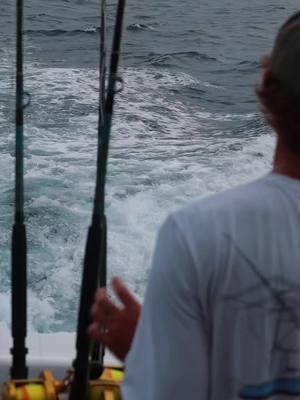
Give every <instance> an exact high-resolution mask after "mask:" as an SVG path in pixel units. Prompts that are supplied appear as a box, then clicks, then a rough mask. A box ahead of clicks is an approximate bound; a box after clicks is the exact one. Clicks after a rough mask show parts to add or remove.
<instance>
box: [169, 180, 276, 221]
mask: <svg viewBox="0 0 300 400" xmlns="http://www.w3.org/2000/svg"><path fill="white" fill-rule="evenodd" d="M269 181H270V179H269V175H266V176H263V177H262V178H260V179H257V180H255V181H252V182H249V183H245V184H242V185H239V186H236V187H234V188H232V189H228V190H226V191H223V192H221V193H217V194H214V195H211V196H206V197H203V198H198V199H196V200H193V201H191V202H190V203H188V204H187V205H186V206H184V207H182V208H180V209H178V210H176V211H175V212H173V213H172V215H171V217H172V218H174V219H175V220H177V221H180V220H182V219H186V218H188V219H195V218H196V219H202V218H206V217H208V218H211V217H212V215H219V216H222V215H223V214H227V213H228V212H232V211H233V212H236V213H239V212H245V211H247V210H248V211H249V210H251V209H254V208H255V209H258V208H259V207H260V206H261V207H263V204H264V202H265V201H267V197H266V196H267V194H268V192H269V191H270V190H273V187H272V185H270V184H269Z"/></svg>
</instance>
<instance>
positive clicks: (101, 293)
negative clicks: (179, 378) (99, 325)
mask: <svg viewBox="0 0 300 400" xmlns="http://www.w3.org/2000/svg"><path fill="white" fill-rule="evenodd" d="M95 301H96V304H95V305H96V307H93V308H92V313H93V312H96V313H97V314H96V315H103V316H110V317H112V316H114V315H115V314H116V313H118V312H119V311H120V310H119V308H118V307H117V306H116V305H115V304H114V303H113V302H112V300H111V299H110V298H109V297H108V295H107V292H106V290H105V289H100V290H98V292H97V294H96V297H95Z"/></svg>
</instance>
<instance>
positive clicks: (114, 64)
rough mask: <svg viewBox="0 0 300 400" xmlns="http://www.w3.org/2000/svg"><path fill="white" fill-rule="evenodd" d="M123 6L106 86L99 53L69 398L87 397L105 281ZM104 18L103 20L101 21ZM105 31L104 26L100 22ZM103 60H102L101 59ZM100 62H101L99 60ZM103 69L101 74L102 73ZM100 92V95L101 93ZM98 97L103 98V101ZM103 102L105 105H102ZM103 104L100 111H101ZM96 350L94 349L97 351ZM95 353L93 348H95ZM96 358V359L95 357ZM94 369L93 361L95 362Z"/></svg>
mask: <svg viewBox="0 0 300 400" xmlns="http://www.w3.org/2000/svg"><path fill="white" fill-rule="evenodd" d="M103 7H104V4H103V3H102V20H103V19H104V14H103V12H104V8H103ZM124 9H125V0H119V1H118V6H117V15H116V22H115V27H114V37H113V46H112V52H111V60H110V69H109V77H108V85H107V94H106V96H105V95H103V92H102V91H103V90H105V87H104V86H105V66H104V65H103V63H105V58H104V57H105V54H104V55H103V53H102V56H101V55H100V57H102V58H101V59H100V101H99V122H98V144H97V174H96V187H95V197H94V206H93V215H92V223H91V225H90V227H89V230H88V237H87V243H86V249H85V256H84V263H83V278H82V286H81V296H80V306H79V317H78V325H77V338H76V358H75V361H74V364H73V365H74V378H73V382H72V385H71V390H70V397H69V400H82V399H84V398H86V392H87V381H88V378H89V368H90V366H91V361H93V360H92V357H91V355H92V353H91V340H90V339H89V337H88V335H87V329H88V326H89V323H90V318H89V313H90V308H91V306H92V304H93V299H94V294H95V291H96V289H97V287H98V286H100V287H101V286H102V287H103V286H105V285H106V273H107V271H106V253H107V251H106V250H107V249H106V247H107V229H106V217H105V182H106V171H107V159H108V149H109V140H110V132H111V125H112V116H113V106H114V98H115V94H116V93H117V92H119V91H120V90H121V89H119V90H118V89H117V88H116V85H117V83H120V82H121V83H122V81H121V80H120V78H119V77H118V75H117V72H118V65H119V54H120V46H121V36H122V26H123V17H124ZM102 22H104V21H102ZM102 30H103V34H104V26H103V25H102ZM103 39H104V36H103V37H102V40H101V44H100V51H104V47H102V46H104V42H103ZM101 60H102V61H101ZM101 62H102V64H101ZM103 72H104V77H103ZM102 96H103V97H102ZM101 99H102V100H103V99H104V100H105V102H104V104H103V102H102V101H101ZM103 106H104V107H103ZM101 107H103V112H101ZM96 353H97V351H96ZM98 354H99V356H100V359H99V360H98V368H97V369H98V372H99V373H100V372H101V370H102V369H103V358H104V350H103V349H102V350H101V351H99V352H98ZM94 355H95V352H94ZM94 361H95V360H94ZM94 369H95V365H94Z"/></svg>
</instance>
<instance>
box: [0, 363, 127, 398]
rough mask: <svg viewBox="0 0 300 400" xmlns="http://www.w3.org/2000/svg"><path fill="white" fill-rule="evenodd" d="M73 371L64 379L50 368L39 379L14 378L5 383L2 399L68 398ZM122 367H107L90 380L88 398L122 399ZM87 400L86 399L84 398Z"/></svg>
mask: <svg viewBox="0 0 300 400" xmlns="http://www.w3.org/2000/svg"><path fill="white" fill-rule="evenodd" d="M72 376H73V373H72V371H70V372H68V374H67V376H66V378H65V379H64V380H62V381H60V380H56V379H55V378H54V375H53V373H52V372H51V371H49V370H44V371H43V372H42V373H41V375H40V378H39V379H26V380H21V379H20V380H12V381H9V382H6V383H5V384H4V385H3V391H2V400H67V399H68V396H69V389H70V385H71V382H72ZM123 379H124V372H123V371H122V370H121V369H115V368H105V369H104V371H103V374H102V375H101V377H100V378H99V379H97V380H94V381H89V383H88V391H87V399H86V400H121V383H122V382H123ZM82 400H85V399H82Z"/></svg>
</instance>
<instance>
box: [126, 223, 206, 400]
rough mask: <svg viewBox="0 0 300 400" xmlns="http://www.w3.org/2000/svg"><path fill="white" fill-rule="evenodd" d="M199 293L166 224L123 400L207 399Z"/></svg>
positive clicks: (181, 245)
mask: <svg viewBox="0 0 300 400" xmlns="http://www.w3.org/2000/svg"><path fill="white" fill-rule="evenodd" d="M198 290H199V288H198V282H197V279H196V273H195V271H194V265H193V261H192V259H191V255H190V254H189V251H188V249H187V246H186V243H185V240H184V237H183V236H182V234H181V233H180V231H179V229H178V226H177V224H176V222H175V221H174V220H173V218H172V217H171V218H168V220H167V221H166V223H165V224H164V225H163V227H162V229H161V231H160V234H159V237H158V240H157V245H156V250H155V254H154V259H153V266H152V270H151V273H150V278H149V282H148V287H147V293H146V298H145V304H144V306H143V309H142V314H141V318H140V321H139V323H138V328H137V332H136V335H135V337H134V341H133V346H132V348H131V351H130V353H129V355H128V357H127V360H126V374H125V375H126V379H125V383H124V385H123V397H124V399H125V400H141V399H143V400H154V399H155V400H166V399H169V398H172V399H173V400H183V399H192V398H195V396H196V397H199V398H202V399H205V398H208V379H209V366H208V359H209V358H208V351H209V350H208V348H209V347H208V343H207V336H208V335H207V330H206V327H205V320H204V317H203V312H202V308H201V304H200V296H199V295H198Z"/></svg>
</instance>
